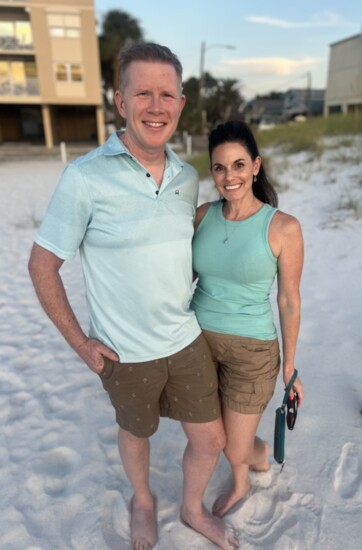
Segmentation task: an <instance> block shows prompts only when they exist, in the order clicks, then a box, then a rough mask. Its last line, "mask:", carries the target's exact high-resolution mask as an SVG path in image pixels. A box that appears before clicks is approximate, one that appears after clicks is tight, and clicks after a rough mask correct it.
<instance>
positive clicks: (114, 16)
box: [99, 10, 143, 90]
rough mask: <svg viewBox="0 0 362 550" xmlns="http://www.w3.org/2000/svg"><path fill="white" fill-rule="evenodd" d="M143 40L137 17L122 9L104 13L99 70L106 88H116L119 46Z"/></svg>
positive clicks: (100, 39) (100, 38)
mask: <svg viewBox="0 0 362 550" xmlns="http://www.w3.org/2000/svg"><path fill="white" fill-rule="evenodd" d="M142 41H143V31H142V29H141V27H140V24H139V22H138V20H137V19H135V18H134V17H132V16H131V15H129V14H128V13H126V12H124V11H119V10H111V11H109V12H107V13H106V15H105V16H104V19H103V23H102V31H101V35H100V37H99V48H100V57H101V71H102V78H103V81H104V86H105V88H106V89H109V88H111V89H113V90H116V89H117V88H118V54H119V51H120V49H121V48H123V47H124V46H128V45H131V44H134V43H137V42H142Z"/></svg>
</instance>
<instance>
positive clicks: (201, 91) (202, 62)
mask: <svg viewBox="0 0 362 550" xmlns="http://www.w3.org/2000/svg"><path fill="white" fill-rule="evenodd" d="M211 48H224V49H226V50H236V48H235V46H231V45H230V44H210V45H208V46H206V42H201V53H200V82H199V97H198V100H199V101H198V107H199V109H200V110H202V108H203V103H204V88H205V52H206V50H210V49H211Z"/></svg>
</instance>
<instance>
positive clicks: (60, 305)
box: [29, 243, 119, 373]
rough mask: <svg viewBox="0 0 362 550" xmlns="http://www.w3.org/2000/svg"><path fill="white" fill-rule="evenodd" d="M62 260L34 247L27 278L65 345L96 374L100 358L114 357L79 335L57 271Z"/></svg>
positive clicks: (80, 331) (98, 370) (98, 343)
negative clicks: (29, 278) (66, 343)
mask: <svg viewBox="0 0 362 550" xmlns="http://www.w3.org/2000/svg"><path fill="white" fill-rule="evenodd" d="M63 262H64V260H62V259H61V258H58V257H57V256H56V255H55V254H53V253H52V252H49V251H48V250H46V249H45V248H43V247H41V246H39V245H38V244H36V243H34V246H33V249H32V251H31V255H30V260H29V274H30V277H31V280H32V282H33V285H34V288H35V292H36V294H37V296H38V298H39V301H40V303H41V305H42V307H43V309H44V311H45V312H46V314H47V315H48V317H49V318H50V319H51V320H52V321H53V323H54V325H55V326H56V327H57V329H58V330H59V331H60V333H61V334H62V335H63V336H64V338H65V340H66V341H67V342H68V344H69V345H70V346H71V347H72V348H73V349H74V351H75V352H76V353H77V354H78V355H79V356H80V357H81V359H83V361H84V362H85V363H86V364H87V365H88V367H89V368H90V369H91V370H92V371H93V372H96V373H100V372H101V371H102V369H103V366H104V361H103V357H107V358H108V359H111V360H112V361H119V358H118V355H117V354H116V353H114V351H112V350H111V349H109V348H107V346H105V345H104V344H102V343H101V342H99V341H98V340H92V339H90V338H88V337H87V336H86V334H85V333H84V332H83V330H82V328H81V326H80V324H79V322H78V320H77V318H76V317H75V314H74V312H73V310H72V308H71V306H70V304H69V301H68V298H67V295H66V292H65V289H64V285H63V281H62V279H61V277H60V274H59V270H60V268H61V266H62V265H63Z"/></svg>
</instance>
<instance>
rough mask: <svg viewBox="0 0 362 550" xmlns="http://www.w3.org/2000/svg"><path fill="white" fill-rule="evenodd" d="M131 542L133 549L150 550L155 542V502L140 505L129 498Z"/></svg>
mask: <svg viewBox="0 0 362 550" xmlns="http://www.w3.org/2000/svg"><path fill="white" fill-rule="evenodd" d="M130 509H131V544H132V548H133V550H150V549H151V548H153V547H154V545H155V544H156V542H157V521H156V511H155V503H154V501H153V502H152V504H151V505H149V506H140V505H138V506H137V504H136V503H135V498H134V497H133V498H132V500H131V505H130Z"/></svg>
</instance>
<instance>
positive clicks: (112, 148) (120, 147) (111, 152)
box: [103, 130, 184, 168]
mask: <svg viewBox="0 0 362 550" xmlns="http://www.w3.org/2000/svg"><path fill="white" fill-rule="evenodd" d="M122 134H124V130H118V131H116V132H114V133H113V134H112V135H111V136H110V137H109V138H108V139H107V141H106V142H105V144H104V146H103V152H104V155H105V156H107V157H110V156H115V155H124V154H127V155H129V154H130V152H129V151H128V149H127V147H125V145H124V144H123V142H122V141H121V140H120V137H121V135H122ZM165 150H166V154H167V158H168V160H169V162H170V164H171V165H173V166H178V167H180V168H182V167H183V165H184V163H183V162H182V160H181V159H180V157H179V156H178V155H176V153H174V151H173V150H172V149H171V147H170V146H169V145H166V147H165Z"/></svg>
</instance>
